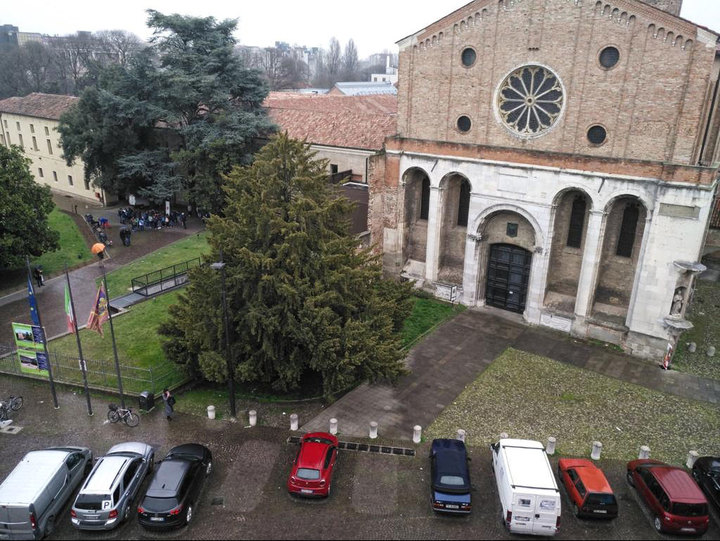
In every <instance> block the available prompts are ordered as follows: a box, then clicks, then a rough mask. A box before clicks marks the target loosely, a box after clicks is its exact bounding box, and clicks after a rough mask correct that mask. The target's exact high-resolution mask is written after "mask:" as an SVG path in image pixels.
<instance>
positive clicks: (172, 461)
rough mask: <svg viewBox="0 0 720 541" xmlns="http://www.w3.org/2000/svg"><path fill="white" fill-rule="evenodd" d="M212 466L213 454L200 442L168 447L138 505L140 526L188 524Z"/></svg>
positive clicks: (167, 526) (169, 526)
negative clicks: (168, 449) (168, 450)
mask: <svg viewBox="0 0 720 541" xmlns="http://www.w3.org/2000/svg"><path fill="white" fill-rule="evenodd" d="M212 467H213V464H212V453H211V452H210V449H208V448H207V447H205V446H203V445H200V444H198V443H186V444H184V445H178V446H177V447H173V448H172V449H170V452H169V453H168V454H167V456H166V457H165V458H163V459H162V460H161V461H160V465H159V466H158V468H157V469H156V470H155V473H154V474H153V476H152V479H151V480H150V486H149V487H148V489H147V492H146V493H145V496H144V497H143V499H142V501H141V502H140V505H139V506H138V508H137V513H138V522H140V525H141V526H143V527H145V528H158V529H160V528H173V527H177V526H185V525H186V524H189V523H190V521H191V520H192V517H193V514H194V509H195V506H196V505H197V503H198V500H199V497H200V491H201V490H202V487H203V483H204V481H205V478H206V477H208V476H209V475H210V472H211V471H212Z"/></svg>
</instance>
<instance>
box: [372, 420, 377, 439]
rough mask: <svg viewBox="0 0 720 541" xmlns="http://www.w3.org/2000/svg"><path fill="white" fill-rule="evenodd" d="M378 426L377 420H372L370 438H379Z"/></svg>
mask: <svg viewBox="0 0 720 541" xmlns="http://www.w3.org/2000/svg"><path fill="white" fill-rule="evenodd" d="M377 427H378V424H377V422H375V421H370V439H371V440H374V439H375V438H377Z"/></svg>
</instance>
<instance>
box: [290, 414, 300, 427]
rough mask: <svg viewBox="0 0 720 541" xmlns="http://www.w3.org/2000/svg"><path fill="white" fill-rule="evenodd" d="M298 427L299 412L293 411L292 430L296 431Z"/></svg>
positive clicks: (291, 415) (291, 418)
mask: <svg viewBox="0 0 720 541" xmlns="http://www.w3.org/2000/svg"><path fill="white" fill-rule="evenodd" d="M297 429H298V414H297V413H291V414H290V430H292V431H295V430H297Z"/></svg>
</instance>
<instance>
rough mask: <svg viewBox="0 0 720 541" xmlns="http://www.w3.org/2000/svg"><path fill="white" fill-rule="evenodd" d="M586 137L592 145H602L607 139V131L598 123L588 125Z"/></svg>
mask: <svg viewBox="0 0 720 541" xmlns="http://www.w3.org/2000/svg"><path fill="white" fill-rule="evenodd" d="M587 138H588V141H590V143H592V144H593V145H598V146H599V145H602V144H603V143H604V142H605V139H607V131H605V128H603V127H602V126H600V125H595V126H590V129H589V130H588V131H587Z"/></svg>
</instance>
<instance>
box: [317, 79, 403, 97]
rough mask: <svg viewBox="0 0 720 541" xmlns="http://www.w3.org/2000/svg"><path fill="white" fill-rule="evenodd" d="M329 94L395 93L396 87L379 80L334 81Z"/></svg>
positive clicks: (365, 94) (367, 94) (366, 94)
mask: <svg viewBox="0 0 720 541" xmlns="http://www.w3.org/2000/svg"><path fill="white" fill-rule="evenodd" d="M330 93H331V94H338V93H340V94H344V95H345V96H369V95H373V94H392V95H397V88H395V85H393V84H392V83H387V82H380V83H370V82H359V83H335V86H334V87H333V88H332V90H330Z"/></svg>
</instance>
